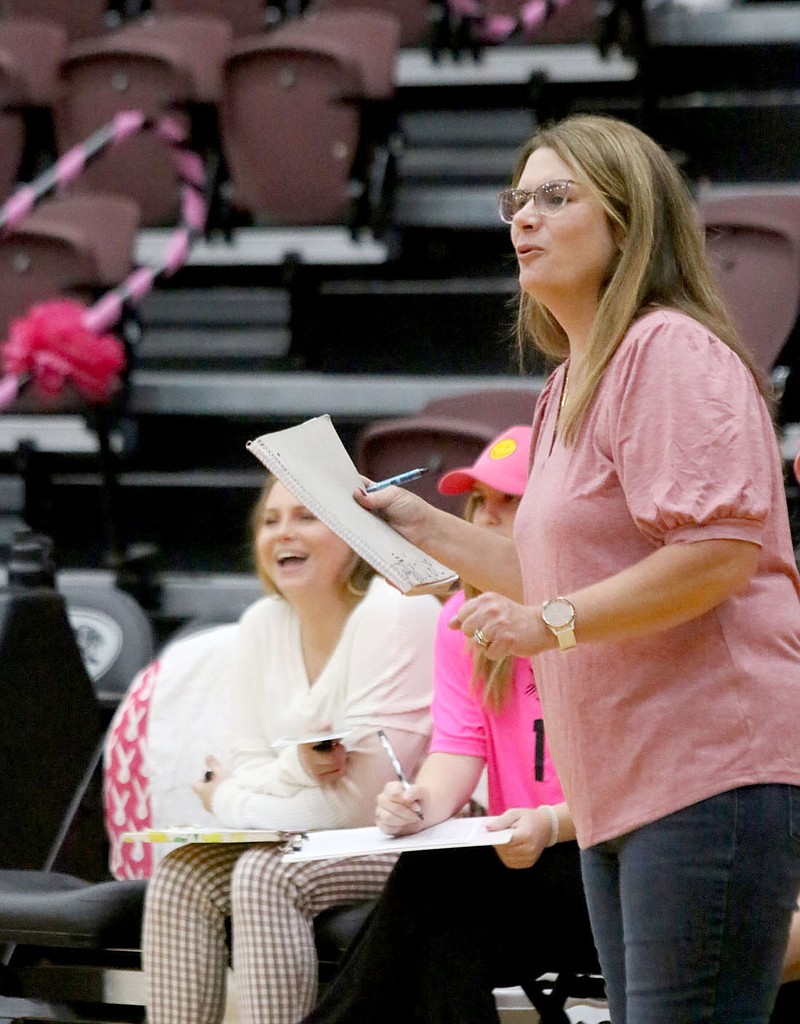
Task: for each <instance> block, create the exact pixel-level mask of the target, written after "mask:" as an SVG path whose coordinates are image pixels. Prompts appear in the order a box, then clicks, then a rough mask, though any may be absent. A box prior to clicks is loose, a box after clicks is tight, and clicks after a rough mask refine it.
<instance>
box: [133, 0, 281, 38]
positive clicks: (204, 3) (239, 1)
mask: <svg viewBox="0 0 800 1024" xmlns="http://www.w3.org/2000/svg"><path fill="white" fill-rule="evenodd" d="M150 10H151V11H152V13H153V14H155V15H156V16H158V15H162V14H166V15H170V14H204V15H209V16H212V17H215V18H224V19H225V20H227V21H228V22H229V23H230V26H231V29H232V31H233V34H234V36H236V37H239V36H249V35H254V34H256V33H258V32H260V31H262V29H264V28H265V26H266V12H265V9H264V4H263V2H262V0H150Z"/></svg>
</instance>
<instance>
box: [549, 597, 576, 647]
mask: <svg viewBox="0 0 800 1024" xmlns="http://www.w3.org/2000/svg"><path fill="white" fill-rule="evenodd" d="M542 621H543V622H544V624H545V626H547V628H548V629H549V630H550V632H551V633H552V634H553V636H554V637H555V638H556V640H558V647H559V650H561V651H569V650H570V649H571V648H573V647H575V645H576V644H577V642H578V641H577V640H576V639H575V606H574V605H573V603H572V601H568V600H567V599H566V597H554V598H552V600H550V601H545V603H544V604H543V605H542Z"/></svg>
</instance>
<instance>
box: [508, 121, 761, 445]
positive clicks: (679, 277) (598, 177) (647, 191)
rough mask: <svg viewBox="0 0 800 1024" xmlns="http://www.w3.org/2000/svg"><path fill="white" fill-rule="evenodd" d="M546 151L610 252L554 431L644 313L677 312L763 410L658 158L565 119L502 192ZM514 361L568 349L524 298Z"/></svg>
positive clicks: (623, 134) (667, 169)
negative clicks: (715, 348) (723, 358)
mask: <svg viewBox="0 0 800 1024" xmlns="http://www.w3.org/2000/svg"><path fill="white" fill-rule="evenodd" d="M545 147H546V148H548V149H551V150H553V152H555V153H556V154H557V155H558V157H559V158H560V159H561V160H563V162H564V163H565V164H567V166H568V167H569V168H570V169H571V171H572V173H573V174H574V176H575V179H576V181H579V182H580V183H581V184H582V185H584V186H585V187H586V188H588V189H589V190H591V192H593V193H594V195H595V196H597V198H598V199H599V201H600V202H601V203H602V204H603V207H604V209H605V211H606V214H607V216H608V219H609V222H610V224H611V227H612V231H613V232H614V237H615V239H616V241H617V243H618V245H619V252H618V256H617V258H616V260H615V261H614V263H613V264H612V266H611V267H610V268H609V273H608V279H607V281H606V284H605V287H604V290H603V294H602V296H601V301H600V307H599V309H598V312H597V316H596V318H595V322H594V325H593V327H592V332H591V336H590V338H589V345H588V346H587V356H586V359H585V362H584V363H583V367H582V369H583V377H582V379H581V380H580V381H579V382H578V384H577V386H576V387H575V388H573V389H571V390H570V393H569V394H568V397H567V401H566V405H565V407H564V409H563V411H562V413H561V416H560V418H559V432H560V433H561V436H562V438H563V439H564V441H566V442H570V441H574V439H575V437H576V435H577V431H578V428H579V425H580V421H581V418H582V416H583V414H584V412H585V411H586V409H587V407H588V405H589V403H590V402H591V400H592V397H593V395H594V393H595V390H596V388H597V385H598V383H599V381H600V378H601V376H602V374H603V371H604V370H605V368H606V366H607V365H608V363H609V361H610V359H611V357H612V356H613V355H614V352H615V351H616V349H617V347H618V346H619V344H620V342H621V341H622V339H623V337H624V336H625V333H626V332H627V330H628V328H629V327H630V326H631V324H632V323H633V321H634V320H635V319H636V318H637V317H638V316H640V315H641V314H642V312H643V311H644V310H645V309H646V308H647V307H658V306H660V307H666V308H670V309H677V310H680V311H681V312H684V313H686V314H688V315H689V316H691V317H694V318H695V319H696V320H698V321H699V322H700V323H701V324H703V326H704V327H706V328H708V330H709V331H711V332H712V333H713V334H715V335H717V337H719V338H720V339H721V340H722V341H723V342H724V343H725V344H726V345H728V346H729V347H730V348H731V349H733V351H734V352H736V354H737V355H738V356H739V358H740V359H741V360H742V362H743V363H744V364H745V365H746V366H747V368H748V369H749V370H750V372H751V373H752V375H753V378H754V379H755V381H756V384H757V386H758V388H759V390H760V391H761V393H762V395H763V396H764V398H765V399H766V400H767V402H768V404H770V405H771V404H772V395H771V389H770V387H769V383H768V381H767V380H766V379H765V377H764V375H763V374H762V373H761V371H760V370H759V369H758V367H757V366H756V364H755V362H754V360H753V358H752V356H751V354H750V352H749V351H748V350H747V348H746V347H745V346H744V344H743V343H742V341H741V339H740V337H739V332H738V330H737V329H736V326H735V324H734V322H733V319H732V317H731V315H730V312H729V310H728V308H727V305H726V303H725V301H724V299H723V298H722V294H721V292H720V290H719V287H718V285H717V283H716V281H715V279H714V276H713V273H712V270H711V267H710V265H709V262H708V259H707V256H706V247H705V235H704V232H703V227H702V224H701V221H700V217H699V214H698V211H697V206H696V203H695V201H694V199H693V197H692V194H691V192H690V190H689V188H688V186H687V184H686V182H685V181H684V179H683V177H682V175H681V173H680V171H679V170H678V169H677V167H675V165H674V164H673V163H672V161H671V160H670V159H669V157H668V155H667V154H666V153H665V152H664V150H663V149H662V148H661V147H660V146H659V145H658V144H657V143H656V142H654V140H653V139H651V138H650V137H649V136H648V135H645V134H644V132H641V131H640V130H639V129H638V128H635V127H634V126H633V125H630V124H628V123H627V122H625V121H620V120H617V119H616V118H612V117H603V116H598V115H574V116H571V117H567V118H565V119H564V120H563V121H560V122H558V123H556V124H554V125H550V126H546V127H543V128H541V129H540V130H539V131H538V132H537V133H536V134H535V135H534V136H533V138H531V139H530V140H529V141H528V142H527V143H526V144H525V145H524V147H523V148H522V150H521V152H520V155H519V159H518V161H517V165H516V168H515V170H514V174H513V178H512V184H513V185H514V186H515V187H516V185H517V183H518V182H519V179H520V177H521V175H522V172H523V170H524V168H525V164H526V163H527V161H528V158H529V157H530V155H531V154H532V153H533V152H535V151H536V150H537V149H542V148H545ZM517 340H518V345H519V352H520V358H521V359H522V358H524V355H525V352H526V350H527V349H528V347H529V346H530V345H533V346H534V347H535V348H537V349H539V350H540V351H541V352H543V353H544V354H545V355H546V356H548V357H550V358H551V359H554V360H556V361H558V362H560V361H561V360H563V359H565V358H566V357H567V356H568V355H569V343H568V340H567V336H566V334H565V333H564V331H563V330H562V328H561V326H560V325H559V324H558V322H557V321H556V320H555V318H554V317H553V316H552V315H551V314H550V313H549V311H548V310H547V309H546V308H545V307H544V306H543V305H542V304H541V303H539V302H538V301H537V300H536V299H535V298H533V297H532V296H531V295H528V294H527V293H524V292H523V293H522V294H521V295H520V301H519V312H518V320H517Z"/></svg>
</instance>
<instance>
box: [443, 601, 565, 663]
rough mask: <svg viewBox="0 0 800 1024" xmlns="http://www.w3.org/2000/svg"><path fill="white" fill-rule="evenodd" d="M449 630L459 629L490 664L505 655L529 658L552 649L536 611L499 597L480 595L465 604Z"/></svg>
mask: <svg viewBox="0 0 800 1024" xmlns="http://www.w3.org/2000/svg"><path fill="white" fill-rule="evenodd" d="M449 626H450V628H451V629H460V630H461V632H462V633H463V634H464V635H465V636H466V637H468V638H469V639H470V640H472V641H473V642H474V644H475V646H476V649H477V650H481V649H482V650H483V651H484V652H485V653H486V655H487V657H489V658H491V659H492V660H493V661H499V659H500V658H505V657H506V656H507V655H513V656H514V657H517V658H529V657H530V656H531V655H533V654H538V653H539V652H540V651H543V650H546V649H547V648H548V647H551V646H552V645H553V638H552V636H550V634H549V633H548V632H547V628H546V626H545V625H544V623H543V622H542V620H541V617H540V616H539V615H538V614H537V610H536V609H535V608H532V607H530V606H529V605H524V604H517V602H516V601H511V600H509V598H507V597H503V596H502V595H500V594H492V593H489V594H479V595H478V597H474V598H473V599H472V600H471V601H465V602H464V604H463V605H462V606H461V608H460V609H459V611H458V614H457V615H456V616H454V618H453V619H451V620H450V623H449ZM481 640H483V641H484V642H483V643H481V642H480V641H481Z"/></svg>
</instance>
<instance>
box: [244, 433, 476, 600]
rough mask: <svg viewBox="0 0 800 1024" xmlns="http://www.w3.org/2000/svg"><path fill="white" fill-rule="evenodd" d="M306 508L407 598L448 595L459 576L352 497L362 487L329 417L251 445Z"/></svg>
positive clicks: (259, 440)
mask: <svg viewBox="0 0 800 1024" xmlns="http://www.w3.org/2000/svg"><path fill="white" fill-rule="evenodd" d="M247 449H248V451H250V452H251V453H252V454H253V455H255V457H256V458H257V459H259V460H260V461H261V462H262V463H263V464H264V465H265V466H266V467H267V468H268V469H269V470H270V471H271V472H272V473H274V474H275V476H276V477H277V478H278V479H279V480H280V481H281V482H282V483H283V484H284V485H285V487H286V488H287V489H288V490H289V491H291V492H292V494H293V495H294V496H295V497H296V498H297V500H298V501H301V502H302V503H303V504H304V505H305V506H306V508H308V509H309V510H310V511H311V512H313V513H314V515H315V516H317V517H318V518H319V519H321V520H322V522H323V523H325V525H326V526H328V527H330V529H331V530H333V532H334V533H336V534H338V536H339V537H341V538H342V540H344V541H346V542H347V543H348V544H349V545H350V547H351V548H352V549H353V550H354V551H356V552H357V553H358V554H359V555H361V557H362V558H363V559H364V560H365V561H366V562H368V563H369V564H370V565H371V566H372V567H373V568H374V569H375V570H376V571H377V572H379V573H380V574H381V576H384V577H385V578H386V579H387V580H389V582H390V583H393V584H394V585H395V586H396V587H397V588H398V590H401V591H402V592H403V593H404V594H415V593H447V592H449V591H450V590H452V588H453V587H454V586H456V585H457V583H458V576H457V575H456V574H455V573H454V572H453V571H452V570H451V569H448V568H447V566H445V565H442V564H441V562H437V561H436V559H434V558H431V557H430V556H429V555H426V554H425V552H424V551H420V549H419V548H417V547H415V546H414V545H413V544H411V543H410V542H409V541H407V540H406V539H405V537H402V536H401V535H400V534H399V533H397V531H396V530H393V529H392V527H391V526H389V524H388V523H386V522H385V521H384V520H383V519H381V518H380V517H379V516H377V515H375V514H374V513H373V512H370V511H368V510H367V509H365V508H362V506H361V505H359V504H358V502H357V501H356V500H355V498H354V497H353V492H354V491H356V490H358V489H359V488H361V487H363V482H362V480H361V476H360V475H359V472H358V470H357V469H356V467H355V466H354V464H353V461H352V459H351V458H350V456H349V455H348V454H347V450H346V448H345V447H344V445H343V444H342V441H341V438H340V437H339V435H338V434H337V433H336V430H335V429H334V426H333V423H332V422H331V418H330V416H328V415H324V416H317V417H315V418H314V419H310V420H306V421H305V422H304V423H300V424H298V425H297V426H296V427H289V428H287V429H286V430H276V431H274V432H272V433H270V434H262V435H261V437H258V438H256V439H255V441H248V442H247Z"/></svg>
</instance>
